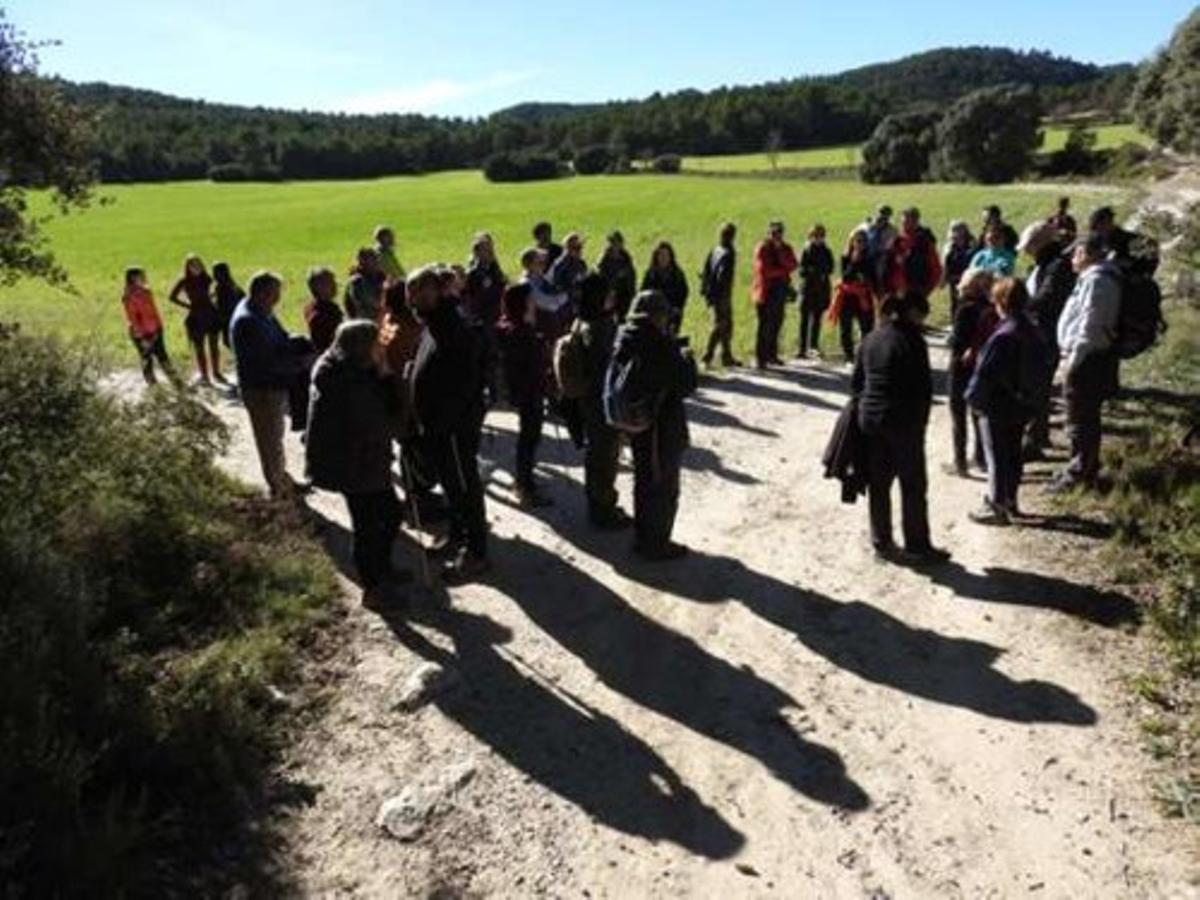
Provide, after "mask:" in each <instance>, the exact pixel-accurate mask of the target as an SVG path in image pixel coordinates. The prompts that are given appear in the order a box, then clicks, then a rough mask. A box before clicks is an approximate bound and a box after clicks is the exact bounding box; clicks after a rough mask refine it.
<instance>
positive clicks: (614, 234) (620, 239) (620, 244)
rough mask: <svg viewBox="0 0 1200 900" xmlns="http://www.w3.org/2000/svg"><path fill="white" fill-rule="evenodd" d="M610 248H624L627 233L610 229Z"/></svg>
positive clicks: (614, 249)
mask: <svg viewBox="0 0 1200 900" xmlns="http://www.w3.org/2000/svg"><path fill="white" fill-rule="evenodd" d="M608 249H609V250H613V251H616V250H624V249H625V235H623V234H621V232H619V231H610V232H609V234H608Z"/></svg>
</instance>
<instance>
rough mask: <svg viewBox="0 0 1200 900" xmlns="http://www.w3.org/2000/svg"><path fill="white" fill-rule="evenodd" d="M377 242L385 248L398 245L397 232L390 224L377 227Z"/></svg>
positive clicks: (388, 248)
mask: <svg viewBox="0 0 1200 900" xmlns="http://www.w3.org/2000/svg"><path fill="white" fill-rule="evenodd" d="M375 243H376V244H378V245H379V247H380V248H381V249H383V250H390V249H391V248H392V247H394V246H396V233H395V232H394V231H392V229H391V227H390V226H388V225H380V226H379V227H378V228H376V229H375Z"/></svg>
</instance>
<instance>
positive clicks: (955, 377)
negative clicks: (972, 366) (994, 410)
mask: <svg viewBox="0 0 1200 900" xmlns="http://www.w3.org/2000/svg"><path fill="white" fill-rule="evenodd" d="M970 381H971V373H970V372H962V371H955V370H954V369H953V368H951V370H950V391H949V394H950V396H949V398H948V399H949V406H950V426H951V434H952V436H953V441H954V465H955V466H956V467H957V468H959V469H965V468H966V467H967V423H968V422H970V430H971V431H972V432H973V433H974V435H975V442H974V447H975V453H974V460H975V464H976V465H977V466H979V467H980V468H983V467H985V466H986V465H987V461H986V460H985V459H984V454H983V439H982V438H981V437H980V434H979V416H977V415H976V414H975V411H974V410H973V409H971V408H970V407H969V406H968V405H967V400H966V398H965V397H964V394H965V393H966V390H967V385H968V384H969V383H970Z"/></svg>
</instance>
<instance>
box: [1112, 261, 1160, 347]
mask: <svg viewBox="0 0 1200 900" xmlns="http://www.w3.org/2000/svg"><path fill="white" fill-rule="evenodd" d="M1120 284H1121V312H1120V314H1119V316H1118V317H1117V336H1116V339H1115V340H1114V341H1113V350H1114V351H1115V352H1116V354H1117V356H1118V357H1119V358H1120V359H1133V358H1134V357H1135V356H1139V355H1140V354H1142V353H1145V352H1146V351H1147V350H1149V349H1150V348H1151V347H1153V346H1154V345H1155V344H1156V343H1157V342H1158V339H1159V337H1160V336H1161V335H1162V334H1163V332H1165V331H1166V330H1167V323H1166V320H1165V319H1164V318H1163V311H1162V299H1163V298H1162V290H1161V289H1160V288H1159V286H1158V282H1156V281H1155V280H1154V278H1153V277H1152V276H1151V275H1149V274H1147V273H1146V272H1145V271H1137V270H1126V271H1124V272H1122V274H1121V279H1120Z"/></svg>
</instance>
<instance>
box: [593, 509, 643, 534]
mask: <svg viewBox="0 0 1200 900" xmlns="http://www.w3.org/2000/svg"><path fill="white" fill-rule="evenodd" d="M588 521H590V522H591V523H592V526H593V527H594V528H598V529H600V530H601V531H622V530H624V529H626V528H628V527H630V526H631V525H632V524H633V519H632V518H630V516H629V513H627V512H625V510H623V509H621V507H619V506H613V507H611V508H609V509H604V510H595V511H593V512H592V513H590V514H589V515H588Z"/></svg>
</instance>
